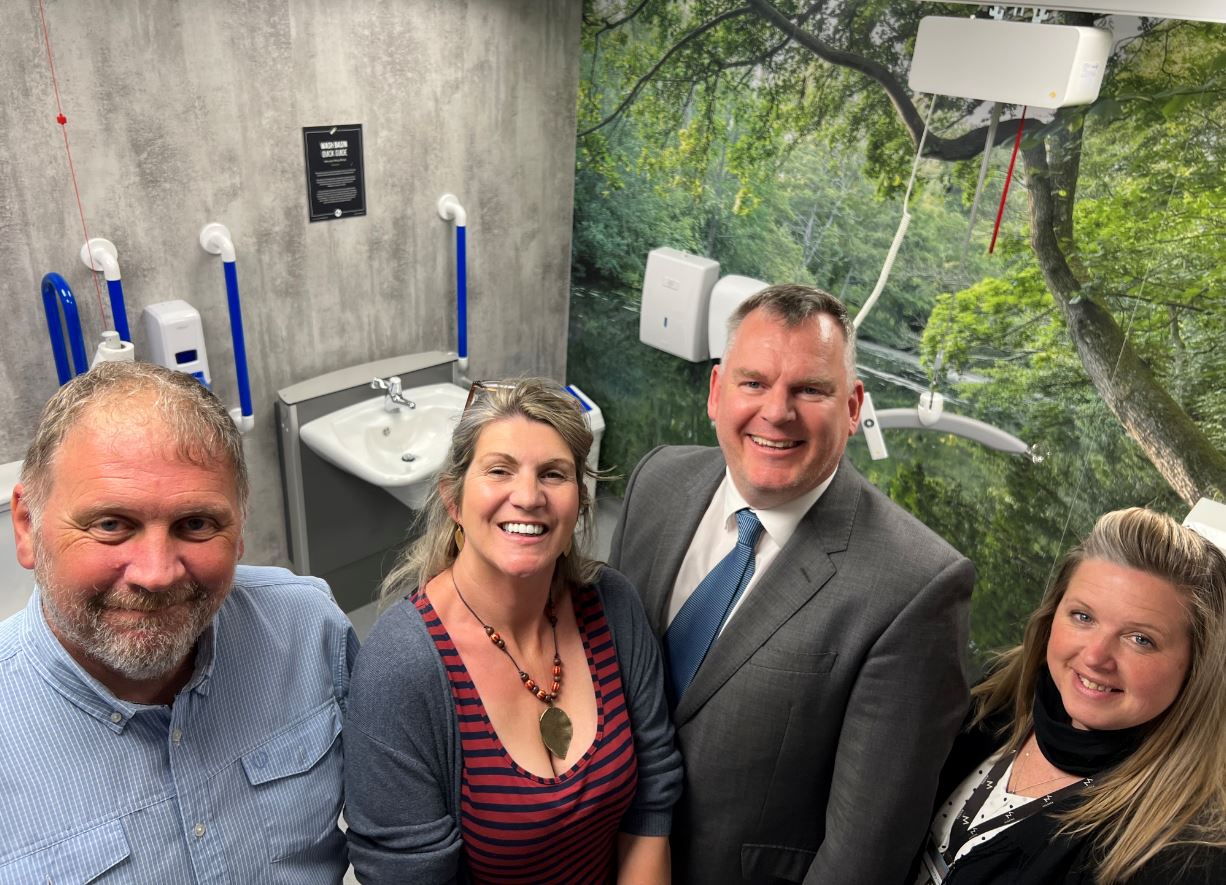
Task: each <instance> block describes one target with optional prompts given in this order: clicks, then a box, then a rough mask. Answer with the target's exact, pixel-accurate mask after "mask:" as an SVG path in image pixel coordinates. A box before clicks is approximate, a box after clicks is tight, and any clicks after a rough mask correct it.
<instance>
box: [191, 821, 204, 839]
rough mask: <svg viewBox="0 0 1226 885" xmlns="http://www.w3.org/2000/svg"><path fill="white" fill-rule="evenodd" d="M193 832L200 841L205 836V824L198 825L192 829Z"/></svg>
mask: <svg viewBox="0 0 1226 885" xmlns="http://www.w3.org/2000/svg"><path fill="white" fill-rule="evenodd" d="M192 832H193V833H195V834H196V838H197V839H199V838H200V837H201V836H203V835H204V824H199V823H198V824H196V825H195V826H194V827H192Z"/></svg>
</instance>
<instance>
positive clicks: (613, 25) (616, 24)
mask: <svg viewBox="0 0 1226 885" xmlns="http://www.w3.org/2000/svg"><path fill="white" fill-rule="evenodd" d="M650 2H651V0H642V2H641V3H639V5H638V6H636V7H634V9H632V10H630V11H629V12H627V13H626V14H625V15H623V16H622V17H621V18H619V19H618V20H617V21H613V22H611V21H609V20H608V19H605V20H604V27H603V28H601V29H600V30H599V31H597V32H596V33H595V34H593V35H592V39H593V40H599V39H600V35H601V34H603V33H605V32H606V31H612V30H615V29H617V28H620V27H621V26H622V25H624V24H625V23H626V22H628V21H630V20H631V19H632V18H634V17H635V16H636V15H638V14H639V13H640V12H642V11H643V7H644V6H646V5H647V4H648V3H650Z"/></svg>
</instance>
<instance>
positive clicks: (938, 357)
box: [568, 0, 1226, 664]
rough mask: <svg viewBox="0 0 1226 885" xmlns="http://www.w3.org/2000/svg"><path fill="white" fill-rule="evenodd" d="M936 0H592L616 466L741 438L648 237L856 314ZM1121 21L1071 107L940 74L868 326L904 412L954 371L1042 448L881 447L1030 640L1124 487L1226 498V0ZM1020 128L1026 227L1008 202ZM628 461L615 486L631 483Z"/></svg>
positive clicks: (587, 168)
mask: <svg viewBox="0 0 1226 885" xmlns="http://www.w3.org/2000/svg"><path fill="white" fill-rule="evenodd" d="M971 9H972V8H968V7H966V6H961V5H958V6H955V5H945V6H942V5H941V4H938V3H916V2H913V0H858V2H856V0H846V2H844V0H774V2H769V0H688V2H677V0H587V2H586V4H585V9H584V25H583V39H584V57H583V62H582V70H581V83H580V91H579V108H578V118H579V138H578V141H577V158H576V163H577V172H576V182H575V220H574V237H573V256H572V296H571V320H570V343H569V353H568V364H569V373H570V379H571V380H572V381H574V382H575V383H577V384H579V385H580V386H581V387H582V388H583V389H584V390H585V391H586V392H587V393H589V394H590V395H591V396H592V397H593V398H594V399H595V400H596V401H597V402H598V403H599V404H600V405H601V407H602V409H603V411H604V413H605V418H606V422H607V424H608V430H607V431H606V435H605V439H604V445H603V448H602V458H601V461H602V466H604V467H606V468H612V469H614V470H616V471H617V472H618V473H619V474H620V475H621V476H622V477H623V478H624V477H625V476H626V475H628V473H629V471H630V470H631V469H633V467H634V464H635V463H636V462H637V460H638V458H639V457H640V456H641V455H642V454H643V453H644V452H646V451H647V450H648V449H649V448H651V447H653V446H655V445H658V444H660V443H682V442H687V443H688V442H697V443H707V444H711V443H714V433H713V431H712V429H711V426H710V422H709V421H708V420H707V416H706V393H707V378H708V375H709V371H710V367H709V365H695V364H690V363H686V362H684V361H682V360H680V359H677V358H675V357H672V356H669V355H668V354H665V353H662V352H658V351H655V350H652V349H651V348H648V347H646V346H645V345H642V344H641V343H639V341H638V309H639V308H638V304H639V296H640V288H641V285H642V277H643V269H644V265H645V263H646V258H647V254H648V252H650V250H651V249H653V248H656V247H657V246H671V247H673V248H677V249H682V250H685V251H688V252H693V253H696V254H699V255H703V256H706V257H709V258H713V259H715V260H717V261H719V262H720V264H721V274H729V273H735V274H744V275H746V276H750V277H755V278H758V279H761V280H765V281H768V282H787V281H799V282H805V283H810V284H814V285H817V286H820V287H822V288H824V289H827V290H828V291H830V292H833V293H834V294H836V295H838V296H839V297H841V298H842V299H843V300H844V301H845V302H846V303H847V304H848V306H849V308H851V309H852V311H853V312H854V311H855V310H856V309H857V308H858V307H859V306H860V305H861V304H863V302H864V300H865V299H866V298H867V297H868V295H869V293H870V292H871V290H872V288H873V285H874V284H875V282H876V280H877V277H878V274H879V272H880V270H881V265H882V262H883V260H884V259H885V256H886V253H887V251H888V249H889V246H890V242H891V240H892V238H893V237H894V233H895V230H896V228H897V226H898V223H899V219H900V216H901V211H902V198H903V194H904V192H905V190H906V188H907V184H908V180H909V177H910V174H911V168H912V163H913V161H914V160H915V156H916V148H917V144H918V142H919V139H920V136H921V133H922V132H923V130H924V122H925V115H926V114H927V113H928V111H929V103H930V102H931V100H932V99H931V97H930V96H921V95H913V94H911V93H910V91H909V90H908V88H907V85H906V83H907V68H908V64H909V59H910V53H911V49H912V47H913V45H914V39H915V33H916V29H917V27H918V22H919V19H920V18H921V17H922V16H924V15H933V14H947V15H960V16H965V15H967V14H968V13H969V12H970V11H971ZM1055 16H1056V20H1058V21H1062V22H1065V23H1074V24H1096V25H1098V26H1106V27H1110V28H1111V29H1112V31H1113V34H1114V45H1113V49H1112V54H1111V57H1110V61H1109V65H1108V70H1107V73H1106V77H1105V79H1104V82H1103V87H1102V90H1101V93H1100V95H1099V97H1098V99H1097V100H1096V101H1095V102H1094V103H1093V104H1091V105H1088V106H1084V107H1069V108H1063V109H1060V110H1058V111H1043V110H1038V109H1027V113H1026V115H1025V119H1024V122H1023V120H1022V110H1023V109H1021V108H1017V107H1013V106H1005V107H1003V108H1001V109H1000V111H999V125H998V126H997V127H996V128H995V131H994V133H993V145H992V146H991V147H990V148H989V150H988V167H987V168H988V173H987V177H986V182H985V186H984V189H983V192H982V196H981V206H980V208H979V212H978V215H977V219H976V221H975V224H974V226H973V228H972V227H971V223H970V222H971V218H970V214H971V213H970V207H971V204H972V200H973V197H974V194H975V189H976V182H977V179H978V177H979V173H980V165H981V161H982V158H983V154H984V151H985V146H986V141H987V136H988V128H989V121H990V117H991V113H992V108H991V105H990V104H989V103H984V102H975V101H968V100H963V99H956V98H951V97H947V96H940V97H937V99H936V101H935V104H934V105H933V107H932V112H931V118H930V120H929V125H928V129H929V131H928V134H927V137H926V139H925V148H924V155H923V157H922V159H921V160H920V162H919V164H918V168H917V179H916V184H915V189H914V191H913V193H912V195H911V197H910V203H909V206H910V210H911V214H912V216H913V220H912V222H911V225H910V228H909V230H908V233H907V236H906V239H905V241H904V242H903V245H902V248H901V251H900V253H899V256H898V260H897V263H896V264H895V266H894V269H893V273H892V276H891V278H890V281H889V284H888V285H887V286H886V288H885V291H884V294H883V296H882V298H881V300H880V302H879V303H878V304H877V305H876V306H875V307H874V309H873V313H872V316H871V317H870V318H869V319H868V320H867V321H866V322H865V324H864V326H863V328H862V329H861V330H860V337H861V342H862V345H861V351H860V355H859V362H860V372H861V377H862V378H863V380H864V382H865V384H866V387H867V388H868V389H869V390H870V391H871V392H872V395H873V398H874V400H875V402H876V406H877V408H878V409H881V408H883V407H890V406H906V407H914V406H915V404H916V402H917V399H918V396H919V393H920V392H921V391H926V390H929V389H933V390H937V391H939V392H940V393H942V394H943V395H944V396H945V397H946V399H947V408H948V409H950V410H953V411H957V412H958V413H959V414H965V415H969V416H972V417H975V418H979V419H981V420H984V421H987V422H989V423H991V424H994V425H996V426H999V427H1001V428H1003V429H1005V430H1007V431H1008V432H1010V433H1012V434H1014V435H1016V436H1018V437H1020V438H1021V439H1023V440H1025V441H1026V442H1027V443H1032V444H1034V445H1035V448H1036V451H1037V452H1039V453H1040V454H1041V455H1042V458H1041V460H1031V459H1029V458H1026V457H1024V456H1011V455H1006V454H1003V453H1000V452H996V451H992V450H989V449H986V448H984V447H982V446H980V445H978V444H976V443H973V442H969V441H966V440H963V439H958V438H954V437H951V436H948V435H941V434H935V433H929V432H918V431H915V432H911V431H887V436H886V442H887V444H888V446H889V449H890V458H889V459H888V460H883V461H873V460H871V459H870V458H869V455H868V450H867V447H866V445H865V444H864V442H863V439H862V437H860V436H859V435H857V437H856V438H855V439H854V440H853V442H852V444H851V446H850V447H849V455H850V457H851V459H852V461H853V462H854V463H855V464H856V466H857V467H858V468H859V469H860V470H861V471H863V472H864V473H865V474H866V475H867V476H868V477H869V478H870V479H871V480H872V481H873V482H874V483H876V484H877V485H878V486H879V487H880V488H882V489H883V490H884V491H885V492H886V493H888V494H889V495H890V496H891V497H892V498H893V499H894V500H895V501H897V502H898V503H899V504H901V505H902V506H904V507H906V508H907V509H909V510H911V511H912V512H913V513H915V514H916V515H917V516H918V517H919V518H920V519H922V520H923V521H924V522H926V523H927V524H928V525H930V526H932V527H933V528H934V529H935V530H936V531H938V532H939V533H940V534H942V535H943V536H944V537H945V538H947V539H948V540H949V541H950V542H951V543H953V544H954V545H955V546H956V547H958V548H959V549H960V550H962V551H963V552H964V553H966V554H967V555H968V556H970V557H971V558H972V559H973V560H974V561H975V563H976V566H977V568H978V572H979V578H978V582H977V585H976V589H975V599H974V608H973V614H972V621H973V622H972V652H973V655H974V657H975V659H976V661H977V662H978V663H979V664H982V663H983V662H984V661H985V660H986V655H987V654H988V653H989V652H990V651H991V650H993V649H997V648H1000V647H1001V646H1003V645H1005V644H1008V643H1011V642H1015V641H1016V640H1017V639H1018V638H1019V636H1020V631H1021V626H1022V621H1023V619H1024V617H1025V615H1026V614H1027V613H1028V612H1029V611H1030V610H1031V608H1033V606H1034V605H1035V603H1036V602H1037V600H1038V598H1039V596H1040V595H1041V593H1042V591H1043V588H1044V585H1045V584H1046V582H1047V579H1048V577H1049V574H1050V571H1051V568H1052V565H1053V563H1054V562H1055V559H1056V558H1057V556H1058V555H1059V554H1060V553H1061V552H1062V551H1063V550H1065V549H1067V547H1069V546H1070V545H1071V544H1072V543H1074V542H1075V541H1076V540H1077V539H1078V538H1079V537H1081V536H1082V535H1084V533H1085V532H1086V531H1087V530H1088V529H1089V527H1090V525H1091V524H1092V523H1093V521H1094V519H1095V518H1096V517H1097V516H1098V515H1099V514H1101V513H1102V512H1104V511H1106V510H1110V509H1113V508H1117V507H1123V506H1129V505H1133V504H1145V505H1148V506H1152V507H1156V508H1158V509H1160V510H1163V511H1166V512H1169V513H1171V514H1172V515H1173V516H1176V517H1177V518H1182V517H1183V516H1184V514H1186V512H1187V509H1188V507H1189V506H1190V504H1191V503H1192V502H1194V501H1195V500H1196V499H1197V498H1199V497H1200V496H1202V495H1207V496H1210V497H1217V498H1219V499H1221V498H1222V497H1223V496H1224V495H1226V454H1224V450H1226V360H1224V359H1223V356H1222V353H1223V342H1224V340H1226V338H1224V334H1223V333H1224V332H1226V178H1224V177H1223V173H1222V169H1223V161H1224V159H1226V158H1224V157H1223V153H1224V152H1226V100H1224V95H1223V93H1224V90H1226V25H1214V24H1203V23H1192V22H1175V21H1149V20H1144V19H1117V20H1113V19H1097V20H1096V19H1095V18H1094V17H1093V16H1090V15H1087V14H1082V13H1057V14H1055ZM1019 126H1021V127H1022V135H1021V141H1020V145H1019V150H1018V156H1017V159H1016V168H1015V170H1014V180H1013V182H1012V187H1011V190H1010V192H1009V196H1008V199H1007V201H1006V203H1005V206H1004V213H1003V216H1002V219H1001V227H1000V232H999V240H998V242H997V244H996V248H995V251H994V252H992V253H991V254H988V242H989V240H990V238H991V235H992V227H993V225H992V222H993V220H994V216H995V213H996V208H997V202H998V201H999V200H1000V199H1001V193H1002V190H1003V188H1004V185H1005V179H1006V174H1007V170H1008V168H1009V164H1010V158H1011V152H1012V150H1011V149H1012V147H1013V143H1014V139H1015V136H1016V134H1017V132H1018V128H1019ZM620 490H621V485H620V484H619V483H618V482H616V481H615V482H613V483H610V484H609V491H610V492H612V493H614V494H617V493H620Z"/></svg>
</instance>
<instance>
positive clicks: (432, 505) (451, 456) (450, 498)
mask: <svg viewBox="0 0 1226 885" xmlns="http://www.w3.org/2000/svg"><path fill="white" fill-rule="evenodd" d="M485 391H486V392H485V393H484V395H482V396H479V397H478V398H477V399H475V400H474V401H473V403H472V404H471V405H470V406H469V407H468V408H467V409H466V410H465V412H464V414H463V415H461V416H460V420H459V423H458V424H457V425H456V429H455V432H454V433H453V434H452V436H451V445H450V447H449V448H448V450H447V458H446V460H445V461H444V463H443V468H442V470H441V471H440V472H439V475H438V482H437V483H436V484H435V487H434V489H433V490H432V491H431V492H430V495H429V496H428V497H427V498H426V503H425V505H424V506H423V508H422V511H421V514H420V515H419V517H418V524H419V525H420V526H421V527H422V534H421V537H419V538H418V539H417V540H416V541H415V542H413V543H412V544H410V546H409V547H408V549H407V550H405V552H404V553H403V554H402V555H401V557H400V560H399V562H398V563H397V564H396V567H395V568H393V569H392V571H391V572H390V573H388V575H387V577H386V578H384V580H383V586H382V588H381V590H380V596H381V597H382V598H384V599H386V598H389V597H392V596H397V595H402V594H403V593H405V592H408V591H411V590H414V589H416V588H417V587H421V586H424V585H425V584H426V582H427V581H429V580H430V579H431V578H433V577H434V576H435V575H437V574H439V573H440V572H443V571H445V570H446V569H447V568H449V567H450V566H451V564H452V563H453V562H455V559H456V556H457V555H458V554H459V549H458V548H457V547H456V543H455V538H454V532H455V523H454V522H453V521H452V519H451V515H450V513H449V512H448V506H449V505H450V504H454V503H455V502H458V501H459V500H460V499H461V498H462V497H463V495H464V478H465V476H466V475H467V473H468V468H469V466H470V465H471V464H472V461H473V456H474V455H475V453H476V450H477V440H478V438H479V437H480V436H481V431H483V430H484V429H485V428H486V427H488V426H489V425H490V424H493V423H494V422H496V421H503V420H506V419H508V418H516V417H522V418H527V419H528V420H530V421H539V422H541V423H542V424H546V425H548V426H549V427H551V428H553V429H554V430H555V431H557V434H558V436H560V437H562V440H563V441H564V442H565V443H566V447H567V448H568V449H570V453H571V456H572V457H573V458H574V462H575V481H576V482H577V483H578V484H579V522H578V524H577V529H576V531H575V539H574V544H573V546H572V548H571V552H570V553H569V554H568V555H566V556H563V557H561V558H560V559H559V560H558V565H557V566H556V568H555V578H560V579H562V580H564V581H567V582H570V583H572V584H577V585H585V584H590V583H592V582H593V581H595V580H596V578H597V577H598V576H599V574H600V569H601V563H599V562H598V561H596V560H594V559H591V558H590V557H589V556H587V554H586V553H585V552H584V547H585V546H586V542H587V539H588V538H590V537H591V529H592V524H593V512H594V508H593V501H592V498H591V495H590V494H589V493H588V488H587V484H586V483H585V482H584V478H585V477H588V476H591V477H595V478H597V479H603V478H605V476H604V474H602V473H600V472H598V471H594V470H592V469H591V468H589V467H588V465H587V456H588V452H589V451H591V448H592V431H591V430H590V429H589V428H588V424H587V421H586V420H585V419H584V417H583V408H582V407H581V406H580V405H579V401H578V400H577V399H575V397H573V396H571V395H570V394H569V393H567V392H566V391H565V390H563V389H562V388H561V387H560V386H558V385H557V384H556V383H554V382H553V381H550V380H548V379H545V378H524V379H518V380H512V381H500V382H491V383H490V384H489V386H488V387H487V388H485Z"/></svg>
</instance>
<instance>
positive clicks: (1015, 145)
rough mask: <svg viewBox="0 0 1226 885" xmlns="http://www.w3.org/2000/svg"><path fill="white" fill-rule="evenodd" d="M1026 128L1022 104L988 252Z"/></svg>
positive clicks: (998, 223)
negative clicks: (1023, 131) (1007, 172)
mask: <svg viewBox="0 0 1226 885" xmlns="http://www.w3.org/2000/svg"><path fill="white" fill-rule="evenodd" d="M1025 128H1026V107H1025V105H1023V106H1022V116H1021V119H1020V120H1018V121H1017V135H1016V136H1015V137H1014V139H1013V156H1011V157H1010V158H1009V174H1008V175H1006V176H1005V189H1004V190H1003V191H1001V192H1000V208H999V209H997V210H996V226H995V227H993V228H992V245H990V246H988V254H989V255H991V254H992V253H993V252H995V251H996V237H997V235H998V234H999V233H1000V220H1001V219H1002V218H1004V217H1005V200H1007V199H1008V198H1009V185H1010V184H1011V183H1012V181H1013V166H1014V164H1015V163H1017V150H1018V148H1020V147H1021V146H1022V130H1023V129H1025Z"/></svg>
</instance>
